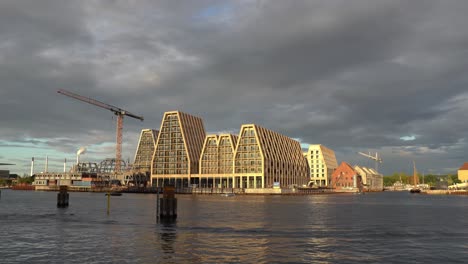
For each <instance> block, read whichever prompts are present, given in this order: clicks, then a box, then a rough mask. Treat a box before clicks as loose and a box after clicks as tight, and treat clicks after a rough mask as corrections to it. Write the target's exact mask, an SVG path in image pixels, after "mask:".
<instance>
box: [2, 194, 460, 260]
mask: <svg viewBox="0 0 468 264" xmlns="http://www.w3.org/2000/svg"><path fill="white" fill-rule="evenodd" d="M55 195H56V194H55V193H52V192H50V193H49V192H27V191H11V190H4V191H2V200H0V234H1V237H0V255H1V256H2V259H1V261H0V262H1V263H311V262H313V263H337V262H339V263H362V262H367V263H381V262H391V263H408V262H410V263H428V262H429V263H431V262H432V263H447V262H451V263H452V262H453V263H455V262H460V263H463V261H461V260H463V258H462V257H467V247H468V246H467V245H468V243H467V242H466V241H468V240H467V238H468V230H467V227H466V226H467V224H468V220H467V217H466V212H467V209H468V208H467V207H468V202H467V201H468V197H460V196H457V197H456V196H422V195H409V194H408V193H375V194H366V195H318V196H235V197H220V196H216V195H212V196H188V195H187V196H178V201H179V203H178V208H179V211H178V218H177V220H176V221H172V222H164V221H161V222H158V223H157V222H156V216H155V206H156V203H155V199H156V197H155V196H154V195H138V194H125V195H124V196H121V197H112V201H111V214H110V215H107V214H106V200H105V196H103V195H101V194H94V193H71V194H70V207H68V208H66V209H57V208H56V207H55V197H56V196H55Z"/></svg>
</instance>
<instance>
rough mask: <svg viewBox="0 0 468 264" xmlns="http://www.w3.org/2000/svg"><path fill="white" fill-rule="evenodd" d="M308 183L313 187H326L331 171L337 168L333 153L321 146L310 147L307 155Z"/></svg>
mask: <svg viewBox="0 0 468 264" xmlns="http://www.w3.org/2000/svg"><path fill="white" fill-rule="evenodd" d="M304 156H305V157H307V162H308V163H309V173H310V182H311V183H312V184H313V185H314V186H322V187H325V186H328V185H329V183H330V180H331V175H332V173H333V171H335V169H336V168H337V167H338V163H337V161H336V157H335V152H334V151H333V150H331V149H329V148H327V147H325V146H323V145H320V144H318V145H310V146H309V149H308V151H307V154H305V155H304Z"/></svg>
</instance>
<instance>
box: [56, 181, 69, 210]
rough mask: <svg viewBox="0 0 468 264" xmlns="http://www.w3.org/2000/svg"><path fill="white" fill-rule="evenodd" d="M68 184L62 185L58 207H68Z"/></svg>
mask: <svg viewBox="0 0 468 264" xmlns="http://www.w3.org/2000/svg"><path fill="white" fill-rule="evenodd" d="M68 200H69V194H68V186H66V185H61V186H60V189H59V193H58V194H57V207H68Z"/></svg>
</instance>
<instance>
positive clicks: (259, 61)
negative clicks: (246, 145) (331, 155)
mask: <svg viewBox="0 0 468 264" xmlns="http://www.w3.org/2000/svg"><path fill="white" fill-rule="evenodd" d="M467 8H468V4H467V3H466V2H465V1H443V2H441V1H370V0H368V1H360V0H356V1H338V0H336V1H185V2H183V1H182V2H180V1H138V2H129V1H75V2H71V1H2V2H1V3H0V79H1V80H2V88H1V90H0V96H1V98H2V101H1V104H0V110H1V111H2V112H3V113H8V114H5V115H2V117H1V119H0V120H1V123H2V129H1V130H0V138H1V139H2V140H3V141H10V142H12V143H11V144H20V143H21V142H22V141H23V140H25V139H27V140H39V141H40V142H41V144H42V145H41V146H43V145H45V146H47V147H48V148H51V149H55V150H57V151H60V152H65V153H74V152H75V151H76V149H77V148H78V147H79V146H96V148H95V149H94V150H92V151H93V153H94V154H96V155H98V153H104V152H105V151H112V150H111V148H110V147H108V146H111V145H112V142H113V141H114V137H115V135H114V131H115V118H113V116H112V113H110V112H107V111H106V110H104V109H99V108H97V107H95V106H92V105H87V104H84V103H81V102H78V101H75V100H73V99H71V98H66V97H64V96H62V95H58V94H56V90H57V89H59V88H64V89H67V90H71V91H74V92H76V93H79V94H82V95H85V96H89V97H93V98H96V99H98V100H101V101H104V102H107V103H110V104H113V105H116V106H119V107H122V108H124V109H126V110H129V111H130V112H132V113H135V114H139V115H143V116H144V117H145V122H144V123H141V122H139V121H138V120H132V119H131V118H126V119H125V125H124V126H125V127H124V130H125V134H124V139H125V145H124V148H125V150H124V152H125V155H126V156H132V155H133V151H134V148H135V144H136V142H137V140H138V135H139V130H140V129H141V128H157V129H158V128H159V123H160V121H161V117H162V113H163V112H164V111H169V110H174V109H180V110H182V111H186V112H189V113H192V114H195V115H199V116H201V117H203V118H204V121H205V127H206V129H207V130H208V131H234V132H236V131H238V129H239V127H240V125H241V124H242V123H258V124H260V125H262V126H264V127H267V128H270V129H272V130H275V131H279V132H281V133H284V134H286V135H288V136H290V137H294V138H297V139H300V140H301V141H302V142H303V143H321V144H325V145H327V146H329V147H332V148H333V149H335V150H336V152H337V155H338V158H339V159H345V160H348V161H351V162H362V161H363V159H362V157H359V156H357V155H356V154H355V153H356V151H366V150H372V151H374V152H375V151H378V152H379V153H382V155H385V158H384V159H385V162H386V163H385V166H384V167H383V168H384V170H385V172H393V171H394V170H398V169H399V168H401V167H406V165H405V164H406V163H408V160H411V159H413V158H414V159H418V160H419V161H420V162H421V163H425V165H424V166H427V167H430V166H436V167H437V168H438V169H446V170H449V169H450V168H455V167H458V165H459V164H461V163H462V162H463V161H464V157H466V154H467V153H466V135H465V134H464V132H463V131H466V130H467V128H468V127H467V126H468V125H466V124H465V123H466V122H463V120H464V115H465V114H464V113H466V110H468V109H467V107H466V106H465V105H466V101H467V100H468V96H467V94H466V86H467V83H468V77H466V74H464V73H465V72H466V70H467V68H468V67H467V63H468V48H467V47H468V46H467V44H468V27H466V24H467V22H468V21H467V18H466V15H465V11H466V10H468V9H467ZM3 124H8V125H3ZM413 136H414V139H413ZM405 137H407V138H409V139H412V140H406V141H405V140H402V138H405ZM15 142H17V143H15ZM106 144H107V145H106ZM104 145H105V146H104ZM99 146H100V147H101V149H99ZM103 155H104V154H103ZM107 156H112V155H107ZM434 169H435V168H434Z"/></svg>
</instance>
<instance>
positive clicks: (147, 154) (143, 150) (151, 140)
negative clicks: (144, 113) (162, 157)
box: [132, 129, 158, 173]
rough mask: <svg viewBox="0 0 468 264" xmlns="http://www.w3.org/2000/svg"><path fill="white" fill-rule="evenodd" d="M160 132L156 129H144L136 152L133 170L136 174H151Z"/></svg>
mask: <svg viewBox="0 0 468 264" xmlns="http://www.w3.org/2000/svg"><path fill="white" fill-rule="evenodd" d="M157 138H158V131H157V130H154V129H143V130H141V133H140V139H139V140H138V147H137V150H136V152H135V160H134V162H133V167H132V170H133V171H134V172H142V173H145V172H150V171H151V163H152V161H153V154H154V149H155V148H156V140H157Z"/></svg>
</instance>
